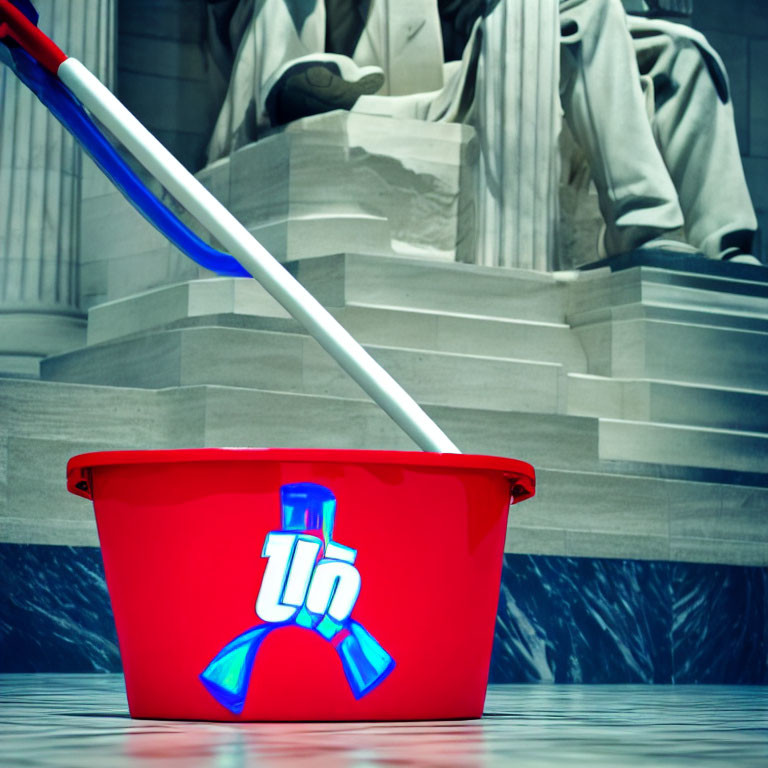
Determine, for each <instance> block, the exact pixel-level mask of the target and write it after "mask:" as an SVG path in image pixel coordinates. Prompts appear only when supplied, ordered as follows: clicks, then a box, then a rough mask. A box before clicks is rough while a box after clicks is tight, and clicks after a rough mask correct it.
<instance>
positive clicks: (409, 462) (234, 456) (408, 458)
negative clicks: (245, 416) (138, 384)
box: [67, 448, 536, 503]
mask: <svg viewBox="0 0 768 768" xmlns="http://www.w3.org/2000/svg"><path fill="white" fill-rule="evenodd" d="M216 461H264V462H266V461H281V462H288V463H291V462H293V463H298V462H314V463H321V464H322V463H327V464H340V463H344V464H357V465H361V464H362V465H374V464H378V465H382V464H383V465H401V466H406V467H419V468H425V469H428V468H437V469H441V468H442V469H456V470H480V471H483V470H484V471H492V472H500V473H501V474H503V475H504V476H505V477H507V478H508V479H509V480H510V481H511V482H512V483H513V488H512V496H513V500H514V502H515V503H517V502H520V501H523V500H525V499H528V498H530V497H531V496H533V495H534V494H535V491H536V473H535V470H534V468H533V466H531V465H530V464H529V463H528V462H526V461H521V460H520V459H510V458H506V457H503V456H486V455H482V454H472V453H431V452H426V451H376V450H362V449H359V450H358V449H350V448H161V449H147V450H142V449H138V450H123V451H94V452H91V453H81V454H78V455H77V456H73V457H72V458H71V459H70V460H69V461H68V462H67V490H68V491H69V492H70V493H74V494H75V495H76V496H82V497H83V498H86V499H91V500H92V499H93V496H92V494H91V484H90V470H92V469H94V468H96V467H114V466H126V465H139V464H186V463H190V462H216Z"/></svg>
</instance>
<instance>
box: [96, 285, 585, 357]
mask: <svg viewBox="0 0 768 768" xmlns="http://www.w3.org/2000/svg"><path fill="white" fill-rule="evenodd" d="M331 312H332V314H333V315H334V316H335V317H336V318H337V319H338V320H339V322H340V323H341V324H342V325H343V326H344V327H345V328H346V329H347V330H348V331H349V332H350V333H351V334H352V335H353V336H354V337H355V338H356V339H357V340H358V341H359V342H360V343H363V344H376V345H379V346H388V347H406V348H412V349H427V350H432V351H437V352H440V351H442V352H452V353H458V354H470V355H489V356H493V357H508V358H514V359H524V360H540V361H546V362H558V363H562V364H563V365H564V366H565V367H566V369H567V370H572V371H582V372H583V371H586V358H585V355H584V351H583V349H582V347H581V345H580V343H579V341H578V339H577V338H576V337H575V335H574V334H572V333H571V329H570V328H569V326H567V325H566V324H564V323H551V322H537V321H532V320H516V319H509V318H502V317H488V316H480V315H471V314H466V313H459V312H438V311H434V310H423V309H422V310H419V309H404V308H400V307H384V306H376V305H370V304H368V303H364V304H355V303H351V304H348V305H346V306H343V307H339V308H332V309H331ZM201 325H206V326H222V327H229V328H248V329H252V330H270V331H282V332H287V333H295V332H300V333H305V334H306V331H305V330H304V329H303V327H302V326H301V325H300V324H299V323H298V322H296V321H295V320H293V319H292V318H290V317H289V316H288V314H287V312H286V311H285V310H283V309H282V308H281V307H280V306H279V305H278V303H277V302H276V301H275V300H274V299H272V298H271V297H270V296H269V295H268V294H267V293H266V291H265V290H264V289H263V288H262V287H261V286H260V285H259V284H258V283H257V282H256V281H254V280H238V279H234V278H216V279H211V280H200V281H196V282H190V283H181V284H178V285H174V286H169V287H167V288H162V289H157V290H154V291H148V292H146V293H144V294H141V295H138V296H134V297H131V298H130V299H123V300H118V301H113V302H109V303H107V304H102V305H100V306H97V307H94V308H93V309H92V310H91V312H90V314H89V322H88V345H89V346H93V345H95V344H99V343H103V342H107V341H115V340H117V339H120V338H124V337H126V336H131V335H135V334H139V333H147V332H150V331H157V330H170V329H174V328H187V327H197V326H201Z"/></svg>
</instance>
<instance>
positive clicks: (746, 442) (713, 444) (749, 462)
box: [599, 419, 768, 473]
mask: <svg viewBox="0 0 768 768" xmlns="http://www.w3.org/2000/svg"><path fill="white" fill-rule="evenodd" d="M599 444H600V458H601V459H604V460H616V461H631V462H648V463H650V464H658V465H665V464H668V465H677V466H687V467H700V468H711V469H714V470H726V471H731V472H751V473H764V472H765V471H766V469H768V435H765V434H761V433H758V432H746V431H736V430H725V429H711V428H706V427H690V426H683V425H680V424H653V423H649V422H646V421H627V420H620V419H600V438H599Z"/></svg>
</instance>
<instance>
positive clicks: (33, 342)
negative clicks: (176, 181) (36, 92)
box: [0, 0, 116, 376]
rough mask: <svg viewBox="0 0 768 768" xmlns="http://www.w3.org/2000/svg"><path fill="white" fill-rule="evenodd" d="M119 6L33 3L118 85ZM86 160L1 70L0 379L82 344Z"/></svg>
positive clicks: (64, 0)
mask: <svg viewBox="0 0 768 768" xmlns="http://www.w3.org/2000/svg"><path fill="white" fill-rule="evenodd" d="M115 3H116V0H37V2H36V3H35V5H36V7H37V9H38V10H39V12H40V28H41V29H42V30H44V31H45V32H46V34H48V35H49V36H50V37H51V38H52V39H53V40H54V41H56V42H57V43H58V44H59V46H60V47H61V48H62V49H63V50H64V51H66V52H67V53H68V54H70V55H72V56H75V57H77V58H78V59H80V60H81V61H82V62H83V63H84V64H85V65H86V66H87V67H88V68H89V69H90V70H91V71H92V72H94V74H96V75H97V76H98V77H99V78H100V79H101V80H102V81H104V82H105V83H106V84H107V85H108V86H110V87H111V86H112V84H113V80H114V77H113V69H114V66H113V65H114V61H113V58H114V56H113V52H114V37H115ZM81 161H82V158H81V152H80V149H79V148H78V147H77V145H76V144H75V142H74V140H73V139H72V137H71V136H70V135H69V134H68V133H67V132H66V131H65V130H64V129H63V128H62V127H61V126H60V125H59V123H58V122H57V121H56V120H55V119H54V118H53V117H52V116H51V115H50V114H49V113H48V112H47V110H46V109H45V108H44V107H43V106H42V104H40V103H39V102H38V101H37V99H36V98H35V97H34V96H33V95H32V93H31V92H30V91H29V90H28V89H27V88H26V87H25V86H23V85H22V84H21V83H20V82H19V81H18V80H17V79H16V78H15V76H14V75H13V74H12V73H11V72H10V71H9V70H8V69H7V68H5V67H3V68H1V69H0V375H21V376H36V375H37V373H38V362H39V360H40V359H41V358H42V357H44V356H46V355H48V354H52V353H55V352H59V351H63V350H65V349H68V348H72V347H76V346H79V345H80V344H81V343H82V342H83V341H84V336H85V319H84V316H83V313H82V312H81V310H80V307H79V288H78V250H79V240H80V238H79V229H80V227H79V221H80V215H79V208H80V197H81V185H82V163H81Z"/></svg>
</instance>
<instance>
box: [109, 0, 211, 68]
mask: <svg viewBox="0 0 768 768" xmlns="http://www.w3.org/2000/svg"><path fill="white" fill-rule="evenodd" d="M185 5H188V3H186V4H185ZM179 10H182V9H181V8H180V9H179ZM182 13H184V11H182ZM186 13H189V10H188V9H187V10H186ZM118 65H119V67H120V69H121V70H123V71H124V72H125V73H126V75H128V73H131V74H137V73H138V74H143V75H162V76H164V77H169V78H175V79H178V80H201V81H202V80H205V79H206V77H207V74H206V61H205V54H204V52H203V48H202V46H201V45H200V44H199V41H198V40H195V41H192V42H186V41H184V40H178V39H173V38H169V37H165V38H162V37H153V36H152V35H150V34H147V30H146V27H145V28H143V29H142V30H141V33H140V34H126V33H125V32H123V33H122V34H120V40H119V51H118Z"/></svg>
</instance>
